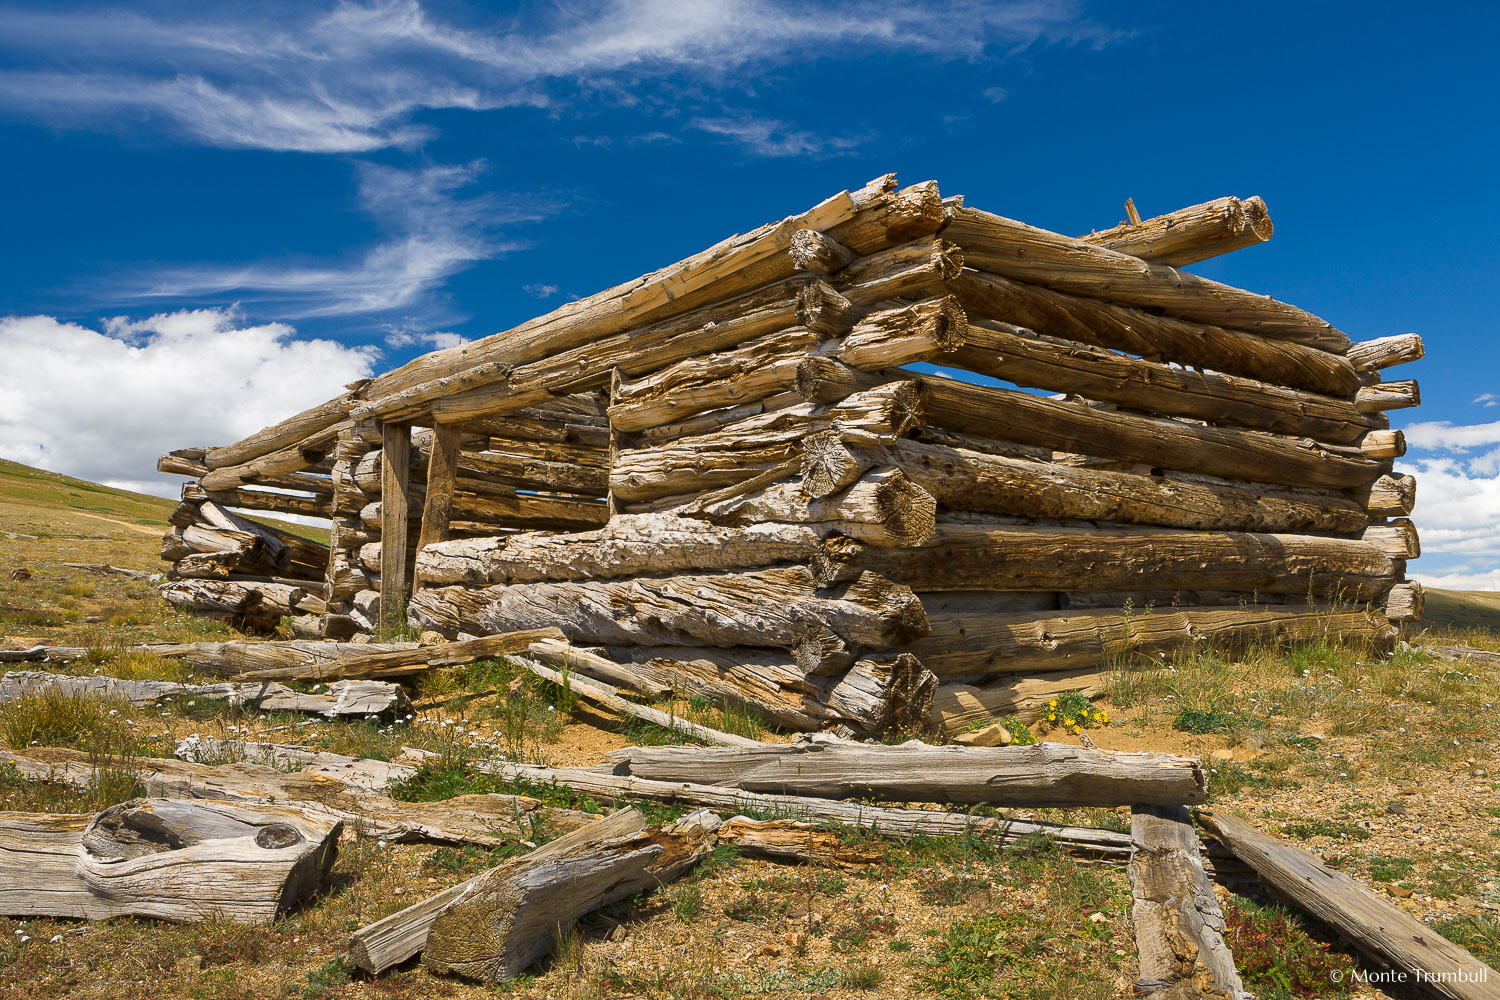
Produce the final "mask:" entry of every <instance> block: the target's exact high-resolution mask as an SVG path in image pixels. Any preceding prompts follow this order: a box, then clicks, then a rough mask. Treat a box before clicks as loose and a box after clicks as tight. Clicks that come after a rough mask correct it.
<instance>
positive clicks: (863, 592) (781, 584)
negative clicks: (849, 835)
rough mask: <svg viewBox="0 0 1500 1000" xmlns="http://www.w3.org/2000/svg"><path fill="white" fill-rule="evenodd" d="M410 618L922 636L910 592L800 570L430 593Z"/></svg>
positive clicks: (720, 635) (688, 632) (707, 639)
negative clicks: (825, 584) (822, 578)
mask: <svg viewBox="0 0 1500 1000" xmlns="http://www.w3.org/2000/svg"><path fill="white" fill-rule="evenodd" d="M411 611H412V616H413V618H415V619H417V620H419V621H421V622H422V623H423V625H424V627H435V628H437V630H438V631H442V630H443V629H445V628H449V629H451V628H454V627H455V626H458V625H462V626H464V627H465V628H468V627H469V626H471V625H472V624H473V623H474V622H475V621H477V623H478V625H479V626H480V629H481V631H483V632H485V633H491V632H503V631H511V630H514V629H525V628H539V627H542V626H544V625H548V624H554V623H555V624H557V625H558V626H559V627H561V628H562V630H563V632H564V634H565V635H566V636H567V638H568V639H569V641H571V642H577V643H582V644H587V645H665V646H674V645H684V646H686V645H698V644H709V645H715V646H740V645H756V646H777V647H782V648H787V649H790V648H793V647H794V646H796V645H797V643H798V642H799V641H800V640H801V639H802V638H803V637H804V636H805V635H807V634H808V632H809V630H810V629H812V628H814V627H817V626H821V627H823V628H826V629H828V630H831V631H833V632H834V633H836V634H837V635H839V636H841V637H842V638H844V639H845V640H846V641H847V642H849V643H851V644H853V645H856V646H859V647H862V648H866V649H888V648H891V647H892V646H899V645H903V644H904V643H906V642H909V641H911V640H912V639H914V638H916V637H917V636H919V635H923V634H925V633H926V631H927V619H926V615H925V614H924V613H923V612H922V604H921V602H920V601H919V600H917V598H916V597H915V595H913V594H912V592H911V590H910V589H908V588H907V587H904V586H902V585H900V584H895V583H892V582H891V581H890V580H886V579H884V578H882V577H879V576H877V575H875V574H869V575H866V576H860V577H857V578H854V579H853V581H852V582H851V583H850V584H849V585H848V586H846V587H842V588H837V589H834V590H831V591H823V590H821V589H820V588H819V586H818V584H817V583H816V582H815V581H814V579H813V576H812V574H811V573H810V572H808V570H807V569H805V568H804V567H800V566H797V567H786V568H777V569H767V570H758V571H751V572H744V573H713V574H681V575H677V576H671V577H643V578H638V579H634V580H626V581H608V580H597V581H578V582H569V583H525V584H510V585H508V586H496V587H488V588H484V589H482V590H472V591H465V590H463V589H461V588H452V587H448V588H436V589H432V590H426V591H423V592H422V593H420V594H418V595H417V597H416V598H415V599H414V600H413V601H412V608H411Z"/></svg>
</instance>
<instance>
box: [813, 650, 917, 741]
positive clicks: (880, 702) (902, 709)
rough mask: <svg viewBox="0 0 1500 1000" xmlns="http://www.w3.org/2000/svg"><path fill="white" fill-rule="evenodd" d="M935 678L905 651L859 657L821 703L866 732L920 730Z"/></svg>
mask: <svg viewBox="0 0 1500 1000" xmlns="http://www.w3.org/2000/svg"><path fill="white" fill-rule="evenodd" d="M937 688H938V682H937V678H936V677H935V676H933V673H932V671H930V670H928V669H927V668H926V666H925V665H923V663H922V661H920V660H918V659H917V658H916V657H914V656H912V655H910V654H908V653H897V654H895V655H889V654H887V655H871V656H864V657H860V658H859V659H857V660H855V662H854V665H853V666H852V667H850V668H849V671H848V673H846V674H844V676H843V677H842V678H840V679H838V681H837V682H836V683H833V684H832V686H831V687H830V689H829V690H828V693H827V695H826V696H825V697H824V699H823V701H824V703H825V704H826V705H827V706H828V709H829V711H830V713H831V714H832V715H833V716H834V717H836V718H839V719H842V720H844V721H845V722H848V723H849V724H851V725H853V726H854V728H856V729H858V730H860V731H861V732H864V733H868V734H870V735H872V736H884V735H886V734H889V733H900V732H915V731H918V730H921V729H924V728H926V726H927V717H928V715H929V714H930V713H931V711H932V702H933V697H934V695H935V694H936V692H937Z"/></svg>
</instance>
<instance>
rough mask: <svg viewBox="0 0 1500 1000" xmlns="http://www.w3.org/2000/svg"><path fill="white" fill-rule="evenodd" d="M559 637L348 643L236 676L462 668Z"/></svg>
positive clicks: (550, 632)
mask: <svg viewBox="0 0 1500 1000" xmlns="http://www.w3.org/2000/svg"><path fill="white" fill-rule="evenodd" d="M562 637H563V634H562V632H560V631H559V630H558V629H556V628H553V627H550V626H545V627H542V628H534V629H526V630H523V631H519V632H506V633H502V634H500V635H488V636H484V637H482V638H478V639H468V640H465V641H463V642H446V643H439V644H438V645H435V646H418V645H415V644H413V645H411V646H410V648H406V649H389V648H387V649H377V650H376V651H374V652H367V653H361V652H358V651H359V650H370V649H372V648H373V647H371V646H368V645H363V646H362V645H359V644H357V643H349V644H348V649H349V651H350V653H352V655H348V654H346V655H344V656H341V657H339V658H338V659H335V660H305V661H303V662H300V663H295V664H291V665H287V666H279V667H265V668H261V669H256V670H242V671H240V672H239V673H238V674H236V675H235V679H236V680H242V681H265V680H303V681H327V680H334V679H337V678H362V679H373V678H385V677H405V676H408V675H410V674H420V673H423V672H424V671H427V670H431V669H433V668H435V667H461V666H465V665H467V664H470V663H474V662H477V661H479V660H491V659H495V658H496V657H500V656H505V655H506V654H507V653H520V652H524V651H525V650H526V649H527V648H528V647H529V646H530V645H531V644H532V643H534V642H541V641H543V640H547V639H561V638H562Z"/></svg>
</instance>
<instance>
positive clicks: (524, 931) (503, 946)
mask: <svg viewBox="0 0 1500 1000" xmlns="http://www.w3.org/2000/svg"><path fill="white" fill-rule="evenodd" d="M718 825H719V820H718V817H717V816H714V815H713V814H712V813H708V814H706V815H699V814H694V815H693V816H689V817H685V818H684V819H682V820H679V821H677V822H676V823H673V824H671V825H670V826H654V827H653V826H648V825H647V824H646V821H645V819H644V818H643V817H642V816H641V814H640V813H639V811H637V810H636V809H634V808H628V809H623V810H620V811H619V812H616V813H614V814H612V815H610V816H608V817H606V818H605V819H603V820H600V821H598V822H596V823H594V824H592V825H590V826H588V827H586V828H584V829H582V830H578V831H575V832H574V833H572V834H569V835H568V836H566V837H560V838H558V839H557V840H554V841H553V842H552V843H550V844H548V845H546V846H545V847H541V848H538V849H537V850H535V851H533V852H531V853H530V854H527V855H524V856H522V857H519V858H513V859H511V860H510V861H508V862H506V863H505V864H503V865H501V866H500V867H499V868H495V869H492V870H491V871H488V872H486V873H485V874H483V875H480V876H478V877H477V878H474V879H472V880H470V881H469V883H468V884H467V885H468V888H467V890H466V891H465V892H464V893H463V894H462V895H460V896H458V897H457V898H456V899H453V900H452V901H450V902H448V903H447V905H446V906H444V907H443V909H442V910H441V911H440V912H438V913H437V915H436V916H435V918H434V919H433V920H432V923H431V926H430V927H429V929H428V931H427V935H426V942H425V944H424V946H423V951H422V964H423V965H424V966H426V967H427V968H428V969H429V970H431V971H433V972H437V973H440V974H449V975H458V976H462V977H464V978H467V979H477V980H481V981H484V982H489V983H501V982H506V981H508V980H511V979H514V978H515V977H516V976H519V975H520V974H521V973H522V972H524V971H526V969H527V968H528V967H530V966H531V965H532V963H534V962H535V961H536V960H537V959H539V958H541V957H542V955H544V954H545V953H546V952H547V949H548V948H549V947H550V946H551V944H552V943H553V941H554V940H555V939H556V938H557V937H558V936H560V935H561V934H562V933H564V932H565V931H567V930H568V929H570V928H571V927H572V925H573V923H574V922H575V921H577V920H578V918H579V917H581V916H583V915H585V914H587V913H590V912H592V911H594V910H596V909H598V908H599V907H601V906H604V905H606V904H608V903H612V902H614V901H615V900H618V899H624V898H625V897H627V896H630V895H632V894H634V893H636V892H639V891H641V890H643V889H654V888H656V887H658V886H661V885H664V884H666V883H667V882H671V881H673V880H674V879H677V878H680V877H681V876H683V875H685V874H687V872H689V871H691V870H692V868H693V867H694V866H695V865H696V864H697V863H698V862H699V861H701V860H702V859H703V858H704V857H706V856H707V855H708V853H709V852H710V851H711V850H713V847H714V844H715V838H714V830H715V828H717V826H718ZM357 963H358V959H356V964H357Z"/></svg>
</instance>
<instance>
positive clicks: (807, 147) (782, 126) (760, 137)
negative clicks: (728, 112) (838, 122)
mask: <svg viewBox="0 0 1500 1000" xmlns="http://www.w3.org/2000/svg"><path fill="white" fill-rule="evenodd" d="M692 126H693V128H695V129H698V130H700V131H703V132H708V133H710V134H713V135H721V136H725V137H726V138H729V139H732V140H734V141H735V142H736V143H738V144H739V145H740V146H742V147H744V148H745V149H746V150H748V151H749V152H751V153H754V154H756V155H757V156H823V155H830V154H834V155H836V154H838V153H846V152H849V151H850V150H852V149H854V148H855V147H856V146H858V145H859V144H860V143H862V142H864V141H866V140H867V139H868V138H869V135H868V134H866V135H862V136H849V135H845V136H827V137H825V136H820V135H818V134H817V133H816V132H809V131H805V130H802V129H797V128H794V127H792V126H791V125H790V124H788V123H787V122H784V121H777V120H775V119H769V118H755V117H752V116H749V115H738V116H735V117H732V118H694V119H693V121H692Z"/></svg>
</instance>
